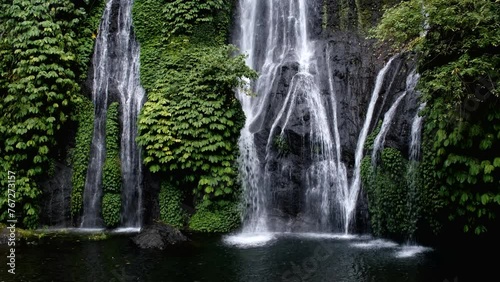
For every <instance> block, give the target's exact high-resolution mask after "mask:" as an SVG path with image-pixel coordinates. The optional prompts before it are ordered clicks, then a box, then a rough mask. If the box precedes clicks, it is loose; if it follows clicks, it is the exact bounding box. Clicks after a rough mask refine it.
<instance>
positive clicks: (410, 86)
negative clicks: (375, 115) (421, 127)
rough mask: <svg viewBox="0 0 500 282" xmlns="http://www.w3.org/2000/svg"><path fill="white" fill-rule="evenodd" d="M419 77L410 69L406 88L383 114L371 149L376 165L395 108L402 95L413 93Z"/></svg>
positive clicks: (373, 162)
mask: <svg viewBox="0 0 500 282" xmlns="http://www.w3.org/2000/svg"><path fill="white" fill-rule="evenodd" d="M418 79H419V75H418V74H416V73H415V71H412V72H411V73H410V74H409V75H408V77H407V78H406V89H405V91H404V92H403V94H401V95H400V96H399V97H398V98H397V99H396V101H394V103H393V104H392V106H391V107H390V108H389V110H388V111H387V112H386V113H385V115H384V120H383V122H382V126H381V128H380V132H379V133H378V135H377V137H376V138H375V141H374V143H373V150H372V164H373V165H376V162H377V157H378V152H379V151H380V150H382V149H383V148H384V143H385V137H386V136H387V133H388V132H389V129H390V128H391V125H392V121H393V119H394V114H395V113H396V110H397V108H398V106H399V104H400V103H401V101H402V100H403V98H404V97H406V95H407V94H408V93H410V94H411V93H413V92H414V90H415V87H416V85H417V82H418Z"/></svg>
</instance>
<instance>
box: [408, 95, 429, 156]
mask: <svg viewBox="0 0 500 282" xmlns="http://www.w3.org/2000/svg"><path fill="white" fill-rule="evenodd" d="M424 108H425V103H422V104H421V105H420V107H419V108H418V111H417V113H416V114H415V117H414V118H413V123H412V125H411V135H410V136H411V140H410V152H409V156H410V161H414V162H417V161H418V160H419V158H420V147H421V144H420V142H421V138H422V120H423V117H422V116H420V115H419V114H420V112H421V111H422V110H423V109H424Z"/></svg>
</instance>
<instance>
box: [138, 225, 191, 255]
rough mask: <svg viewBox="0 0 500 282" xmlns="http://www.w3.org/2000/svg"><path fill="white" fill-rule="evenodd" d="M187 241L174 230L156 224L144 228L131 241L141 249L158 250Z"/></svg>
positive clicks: (167, 226) (170, 227)
mask: <svg viewBox="0 0 500 282" xmlns="http://www.w3.org/2000/svg"><path fill="white" fill-rule="evenodd" d="M187 240H188V238H187V237H186V236H184V234H182V233H181V232H180V231H179V230H177V229H176V228H174V227H172V226H170V225H167V224H163V223H158V222H155V223H153V224H152V225H148V226H146V227H144V228H143V229H142V231H141V232H140V233H139V234H138V235H136V236H135V237H133V238H132V241H134V243H135V244H136V245H137V246H139V247H140V248H142V249H160V250H163V249H164V248H165V247H167V246H169V245H175V244H177V243H181V242H185V241H187Z"/></svg>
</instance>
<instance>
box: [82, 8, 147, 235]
mask: <svg viewBox="0 0 500 282" xmlns="http://www.w3.org/2000/svg"><path fill="white" fill-rule="evenodd" d="M132 4H133V1H132V0H109V1H108V2H107V4H106V8H105V10H104V14H103V17H102V20H101V24H100V27H99V34H98V36H97V39H96V43H95V47H94V56H93V60H92V63H93V81H92V100H93V103H94V109H95V122H94V133H93V139H92V148H91V152H90V161H89V166H88V169H87V178H86V182H85V190H84V203H83V218H82V224H81V226H82V227H100V226H102V219H101V216H100V211H101V197H102V168H103V164H104V160H105V156H106V154H105V134H106V133H105V132H106V128H105V124H106V111H107V107H108V100H109V99H110V96H113V97H115V98H116V99H117V100H119V101H120V108H121V116H120V118H121V129H122V133H121V148H120V161H121V172H122V219H121V222H122V225H123V226H124V227H140V226H141V224H142V223H141V201H142V192H141V191H142V188H141V185H142V179H141V177H142V171H141V158H140V150H139V148H138V147H137V145H136V143H135V137H136V136H137V116H138V114H139V112H140V109H141V107H142V104H143V102H144V101H143V100H144V90H143V88H142V87H141V85H140V82H139V54H140V48H139V44H138V43H137V41H136V40H135V37H134V34H133V30H132V15H131V12H132ZM114 9H117V11H116V13H114V11H115V10H114ZM114 15H117V18H114ZM115 25H116V28H115ZM115 29H116V30H115Z"/></svg>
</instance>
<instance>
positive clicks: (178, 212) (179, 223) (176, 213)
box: [159, 182, 187, 228]
mask: <svg viewBox="0 0 500 282" xmlns="http://www.w3.org/2000/svg"><path fill="white" fill-rule="evenodd" d="M182 200H183V195H182V191H180V190H179V189H177V188H176V187H173V186H172V185H170V184H169V183H167V182H163V183H162V184H161V189H160V195H159V203H160V220H161V221H163V222H164V223H166V224H169V225H171V226H173V227H176V228H183V227H184V224H185V223H186V219H187V214H186V212H185V211H184V210H183V209H182V207H181V203H182Z"/></svg>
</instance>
